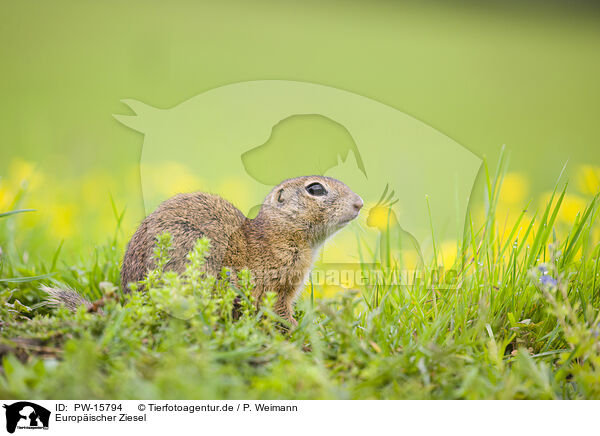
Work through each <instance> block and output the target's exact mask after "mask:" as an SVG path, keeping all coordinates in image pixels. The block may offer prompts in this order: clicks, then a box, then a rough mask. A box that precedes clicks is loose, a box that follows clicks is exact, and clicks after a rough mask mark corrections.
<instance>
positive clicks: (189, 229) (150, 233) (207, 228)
mask: <svg viewBox="0 0 600 436" xmlns="http://www.w3.org/2000/svg"><path fill="white" fill-rule="evenodd" d="M245 221H246V217H245V216H244V214H242V212H240V210H239V209H237V208H236V207H235V206H234V205H233V204H231V203H230V202H228V201H227V200H224V199H223V198H221V197H219V196H217V195H212V194H206V193H203V192H195V193H189V194H179V195H176V196H175V197H172V198H170V199H168V200H166V201H164V202H163V203H161V204H160V205H159V206H158V208H157V209H156V210H155V211H154V212H152V213H151V214H150V215H148V216H147V217H146V219H144V221H143V222H142V223H141V224H140V226H139V227H138V229H137V230H136V232H135V233H134V235H133V237H132V238H131V240H130V241H129V244H128V245H127V250H126V252H125V256H124V257H123V266H122V268H121V284H122V287H123V290H127V289H128V288H127V284H128V283H131V282H138V281H140V280H142V279H143V278H144V277H145V275H146V273H147V272H148V270H149V269H152V268H153V267H154V262H153V252H154V247H155V245H156V237H157V236H158V235H160V234H161V233H164V232H168V233H169V234H170V235H171V236H172V237H173V244H172V250H171V251H170V252H169V257H170V261H169V263H168V264H167V268H168V269H170V270H173V271H176V272H179V273H181V272H183V270H184V268H185V263H186V256H187V254H188V253H189V252H190V251H191V250H192V249H193V247H194V244H195V243H196V241H197V240H198V239H200V238H202V237H207V238H208V239H209V240H210V241H211V250H210V253H209V256H208V258H207V259H206V268H207V272H210V273H211V274H216V273H217V272H218V271H219V270H220V268H221V262H222V259H223V256H224V255H225V251H226V249H227V246H228V244H229V241H230V240H231V238H232V235H234V234H235V233H236V232H238V231H239V230H240V228H241V227H242V225H243V224H244V222H245Z"/></svg>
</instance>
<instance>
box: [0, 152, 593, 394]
mask: <svg viewBox="0 0 600 436" xmlns="http://www.w3.org/2000/svg"><path fill="white" fill-rule="evenodd" d="M485 173H486V192H487V196H486V205H487V206H486V209H485V214H484V219H483V222H482V223H481V224H477V223H476V222H475V221H474V220H472V219H470V222H469V224H470V225H469V226H468V229H469V230H468V231H467V232H466V235H465V238H464V240H462V241H457V245H458V249H457V253H456V254H457V255H456V256H455V259H454V260H453V261H452V263H451V264H449V265H448V269H447V270H446V269H444V268H443V264H441V260H440V259H439V258H437V257H436V260H434V261H433V262H432V264H431V265H427V266H425V267H422V268H421V269H420V271H419V273H418V278H415V279H414V280H412V281H411V282H410V283H403V282H402V281H401V280H398V277H400V276H401V274H402V272H403V270H404V265H403V264H402V263H401V261H400V262H394V263H392V264H388V265H381V264H380V265H379V267H380V269H379V270H378V271H377V275H376V277H377V278H376V279H375V280H368V281H367V282H366V284H365V285H364V286H360V287H358V288H354V289H347V290H345V291H342V292H337V293H335V294H334V295H333V296H332V297H318V296H316V295H315V292H314V288H313V287H312V286H310V285H309V287H308V289H307V291H306V292H305V294H304V298H302V299H301V301H300V302H299V303H298V305H297V316H298V321H299V325H298V327H297V328H296V329H294V330H293V331H291V332H288V333H283V332H282V330H281V328H280V327H281V322H282V320H280V319H279V318H278V317H277V316H276V315H275V314H274V313H273V311H272V308H273V304H274V302H275V298H274V297H275V294H274V293H271V294H268V295H267V296H266V297H265V298H264V300H263V301H262V302H261V306H260V309H258V310H257V309H255V306H254V304H253V303H254V302H253V301H252V297H251V293H250V291H251V288H252V278H251V276H250V274H249V273H248V272H247V271H242V272H240V281H239V287H233V286H232V285H231V284H230V283H229V281H228V280H227V274H226V271H224V272H223V273H222V274H221V276H220V277H216V278H215V277H210V276H208V277H207V276H204V275H202V274H200V273H199V271H200V269H201V266H202V263H203V260H204V257H205V255H206V253H207V252H208V250H209V249H210V248H209V241H207V240H200V241H199V242H198V244H197V246H196V249H195V250H194V251H193V252H192V253H190V255H189V263H188V268H187V270H186V272H185V273H184V274H182V275H181V276H178V275H177V274H175V273H172V272H169V271H165V270H163V267H164V265H165V264H166V262H167V261H168V254H169V244H170V239H169V237H168V236H167V235H165V236H162V237H160V238H157V247H156V250H155V258H156V265H157V266H156V269H155V270H153V271H151V272H149V274H148V276H147V278H146V279H145V281H144V283H143V284H144V286H145V289H146V291H145V292H135V293H132V294H131V293H130V294H123V293H122V292H121V291H120V290H119V288H118V285H117V284H118V277H119V260H120V255H121V253H120V251H121V247H120V243H119V237H118V232H115V238H112V239H111V238H109V239H108V240H107V242H106V243H105V244H102V245H99V246H98V247H97V248H96V250H95V252H94V255H93V256H88V257H87V258H85V259H82V260H81V261H79V262H75V263H71V264H63V263H61V262H59V260H58V259H59V258H60V251H59V250H57V252H56V253H55V255H54V256H52V257H51V258H49V259H47V260H46V261H45V262H40V263H37V264H36V263H33V262H31V261H27V260H26V259H23V258H22V256H18V255H16V254H15V253H12V252H9V254H8V256H6V257H4V259H5V261H4V262H3V265H2V266H3V278H2V279H0V284H1V288H0V289H1V292H2V293H1V294H0V298H1V299H2V300H1V303H2V304H1V306H0V311H1V313H2V325H1V328H2V339H1V341H2V342H1V343H0V353H2V372H1V374H0V395H1V396H2V398H100V399H102V398H106V399H108V398H171V399H173V398H204V399H208V398H256V399H282V398H285V399H323V398H329V399H375V398H378V399H419V398H430V399H431V398H433V399H452V398H457V399H462V398H464V399H490V398H496V399H516V398H530V399H534V398H535V399H580V398H600V342H599V341H598V335H599V334H600V310H599V304H600V301H599V298H600V294H599V292H598V289H599V286H600V271H599V263H600V262H599V259H600V243H599V238H598V235H599V230H600V218H599V213H600V212H599V211H600V208H599V207H598V195H596V196H595V197H593V198H592V199H591V200H590V201H589V203H588V204H586V205H585V207H584V208H583V209H582V210H581V211H580V212H579V213H577V215H576V217H575V219H574V221H573V223H572V224H571V225H570V226H568V227H566V228H565V226H564V225H563V226H561V225H560V223H559V222H558V217H559V216H560V211H561V208H562V207H563V206H564V202H565V198H566V196H567V194H566V191H567V186H566V185H564V186H563V185H562V184H557V185H556V187H555V189H554V190H553V191H552V193H551V195H550V198H549V199H548V202H547V205H546V206H545V207H543V208H540V209H537V210H535V211H533V212H532V213H533V215H534V218H533V219H529V218H527V217H526V211H525V210H523V211H522V212H521V213H520V214H519V216H518V217H517V218H516V220H515V222H514V224H513V225H512V226H509V227H506V226H505V223H506V220H504V219H502V220H500V219H499V217H498V215H499V211H498V205H499V194H500V192H501V186H502V182H503V179H504V176H505V174H506V165H505V160H504V159H501V161H500V165H499V166H498V168H497V169H495V170H490V169H489V168H487V167H486V171H485ZM26 213H31V212H27V211H25V210H14V211H11V212H7V213H5V214H3V215H2V216H1V219H2V226H3V227H2V236H3V238H4V240H7V241H8V244H7V245H6V246H7V247H11V246H12V244H11V239H12V238H11V232H10V230H9V229H10V224H11V221H15V220H18V219H19V217H20V216H21V215H23V214H26ZM122 217H123V214H122V212H120V211H119V210H118V209H116V208H115V216H114V218H115V223H116V224H115V226H116V228H117V229H118V226H119V225H120V223H121V221H122ZM559 228H561V229H563V230H560V231H559V230H558V229H559ZM433 230H435V229H433ZM3 249H4V248H3ZM440 255H441V253H440ZM436 256H437V254H436ZM362 261H363V262H364V263H365V264H366V263H367V262H373V261H374V259H369V258H363V259H362ZM450 271H451V272H452V273H451V274H450V273H449V272H450ZM44 280H45V281H46V282H50V281H52V282H54V283H55V284H56V285H58V286H65V285H66V286H71V287H73V288H74V289H78V290H80V292H82V293H84V294H85V295H86V296H88V297H89V298H90V299H93V300H95V301H97V302H98V303H97V304H96V305H95V307H94V308H93V309H90V310H87V309H86V308H84V307H81V308H80V309H79V310H78V311H77V312H76V313H74V314H73V313H69V312H68V311H67V310H66V309H65V308H59V309H49V308H48V307H46V306H44V305H43V304H40V301H41V300H42V299H43V296H42V293H41V292H40V291H39V290H38V283H39V282H40V281H44ZM236 298H238V299H239V301H240V302H241V303H240V304H241V316H240V318H239V319H238V320H233V319H232V309H233V304H234V300H236Z"/></svg>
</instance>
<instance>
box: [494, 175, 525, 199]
mask: <svg viewBox="0 0 600 436" xmlns="http://www.w3.org/2000/svg"><path fill="white" fill-rule="evenodd" d="M528 192H529V181H528V180H527V178H526V177H525V176H524V175H522V174H520V173H508V174H506V176H505V177H504V180H503V182H502V186H501V187H500V195H499V202H500V203H503V204H504V205H511V206H516V205H520V204H521V203H522V202H523V201H524V200H525V196H526V195H527V193H528Z"/></svg>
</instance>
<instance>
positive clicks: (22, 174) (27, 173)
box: [8, 158, 43, 189]
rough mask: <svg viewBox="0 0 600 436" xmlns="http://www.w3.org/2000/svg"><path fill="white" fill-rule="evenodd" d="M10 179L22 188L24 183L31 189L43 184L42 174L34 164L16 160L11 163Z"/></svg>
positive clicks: (9, 169)
mask: <svg viewBox="0 0 600 436" xmlns="http://www.w3.org/2000/svg"><path fill="white" fill-rule="evenodd" d="M8 174H9V178H10V179H11V180H12V181H13V182H15V183H16V184H17V187H20V186H21V185H22V184H23V183H27V185H28V188H29V189H35V188H37V187H38V186H40V184H41V182H42V178H43V177H42V173H41V172H40V171H39V170H36V169H35V165H34V164H33V163H32V162H28V161H26V160H23V159H20V158H15V159H13V160H12V161H11V163H10V166H9V168H8Z"/></svg>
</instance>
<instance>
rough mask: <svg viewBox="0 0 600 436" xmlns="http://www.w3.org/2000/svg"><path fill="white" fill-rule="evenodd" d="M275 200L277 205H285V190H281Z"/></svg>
mask: <svg viewBox="0 0 600 436" xmlns="http://www.w3.org/2000/svg"><path fill="white" fill-rule="evenodd" d="M275 200H276V201H277V204H283V203H285V196H284V195H283V188H281V189H280V190H279V191H277V194H275Z"/></svg>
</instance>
